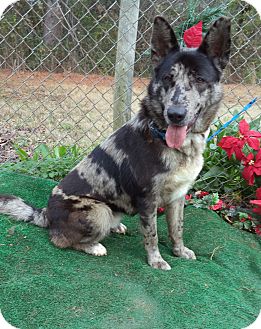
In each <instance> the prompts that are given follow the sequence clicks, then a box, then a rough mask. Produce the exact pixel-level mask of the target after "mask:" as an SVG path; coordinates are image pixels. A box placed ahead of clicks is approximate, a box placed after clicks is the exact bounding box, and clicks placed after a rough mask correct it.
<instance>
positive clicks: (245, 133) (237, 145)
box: [218, 119, 261, 160]
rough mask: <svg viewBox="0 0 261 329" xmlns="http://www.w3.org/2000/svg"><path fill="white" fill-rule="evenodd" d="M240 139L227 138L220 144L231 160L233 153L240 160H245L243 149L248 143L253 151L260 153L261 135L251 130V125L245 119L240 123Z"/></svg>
mask: <svg viewBox="0 0 261 329" xmlns="http://www.w3.org/2000/svg"><path fill="white" fill-rule="evenodd" d="M238 126H239V137H232V136H226V137H223V138H222V139H221V141H220V142H219V143H218V146H220V147H221V148H222V149H223V150H225V151H226V152H227V155H228V157H229V158H230V157H231V156H232V154H233V153H235V156H236V158H237V159H238V160H242V159H243V158H244V153H243V152H242V149H243V147H244V145H245V144H246V143H247V144H248V145H249V146H250V147H252V149H254V150H256V151H258V150H259V148H260V141H259V138H261V133H260V132H258V131H255V130H249V124H248V123H247V122H246V120H245V119H243V120H241V121H240V122H239V125H238Z"/></svg>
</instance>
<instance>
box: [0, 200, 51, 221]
mask: <svg viewBox="0 0 261 329" xmlns="http://www.w3.org/2000/svg"><path fill="white" fill-rule="evenodd" d="M0 214H5V215H10V216H12V217H14V218H15V219H16V220H18V221H23V222H27V223H30V224H34V225H37V226H40V227H48V219H47V216H46V208H42V209H37V208H34V207H32V206H30V205H28V204H27V203H25V202H24V201H23V200H22V199H20V198H18V197H15V196H13V195H0Z"/></svg>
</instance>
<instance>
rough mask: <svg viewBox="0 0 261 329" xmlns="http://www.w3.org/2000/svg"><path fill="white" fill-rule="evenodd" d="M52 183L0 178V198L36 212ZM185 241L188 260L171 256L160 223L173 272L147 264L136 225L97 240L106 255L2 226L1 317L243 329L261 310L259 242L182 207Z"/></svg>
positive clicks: (79, 326) (27, 321) (80, 327)
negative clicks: (191, 254)
mask: <svg viewBox="0 0 261 329" xmlns="http://www.w3.org/2000/svg"><path fill="white" fill-rule="evenodd" d="M54 185H55V182H53V181H50V180H44V179H39V178H32V177H28V176H23V175H19V174H14V173H1V174H0V193H6V194H8V193H12V194H15V195H18V196H20V197H22V198H24V199H25V200H26V201H28V202H31V203H32V204H33V205H35V206H37V207H43V206H45V205H46V203H47V200H48V195H49V193H50V191H51V189H52V188H53V186H54ZM185 222H186V224H185V233H184V235H185V236H184V238H185V242H186V244H187V246H188V247H190V248H192V249H193V250H194V251H195V253H196V254H197V257H198V259H197V260H196V261H189V260H184V259H179V258H176V257H172V255H171V246H170V242H169V241H168V239H167V230H166V225H165V220H164V216H160V217H159V219H158V223H159V225H158V226H159V228H158V232H159V245H160V250H161V254H162V256H163V257H164V258H165V260H166V261H167V262H168V263H169V264H170V265H171V266H172V270H171V271H166V272H164V271H160V270H154V269H152V268H150V267H149V266H148V265H147V264H146V255H145V251H144V248H143V244H142V237H141V235H140V233H139V225H138V219H137V217H133V218H130V217H126V218H125V220H124V223H125V224H126V225H127V226H128V233H127V235H125V236H121V235H117V234H112V235H111V236H109V237H108V238H106V239H105V240H104V245H105V246H106V247H107V250H108V256H105V257H94V256H89V255H86V254H84V253H81V252H77V251H74V250H61V249H58V248H56V247H54V246H53V245H52V244H51V243H50V242H49V239H48V232H47V230H46V229H41V228H38V227H36V226H32V225H29V224H25V223H18V222H15V221H13V220H11V219H10V218H8V217H7V216H1V217H0V233H1V236H0V252H1V258H0V280H1V290H0V308H1V310H2V313H3V315H4V317H5V318H6V319H7V320H8V321H9V322H10V323H11V324H12V325H14V326H16V327H18V328H20V329H25V328H28V329H32V328H44V329H45V328H50V329H56V328H66V329H67V328H68V329H69V328H70V329H87V328H91V329H103V328H104V329H110V328H113V329H118V328H119V329H121V328H128V329H131V328H136V329H143V328H144V329H146V328H150V329H152V328H155V329H156V328H157V329H158V328H160V329H161V328H162V329H163V328H164V329H165V328H176V329H186V328H188V329H191V328H193V329H199V328H200V329H201V328H202V329H211V328H213V329H217V328H218V329H223V328H224V329H230V328H231V329H241V328H243V327H246V326H247V325H249V324H250V323H252V322H253V321H254V320H255V319H256V317H257V315H258V313H259V310H260V306H261V298H260V290H259V289H260V268H261V267H260V265H261V258H260V241H259V240H258V237H256V236H254V235H252V234H250V233H247V232H241V231H239V230H237V229H235V228H233V227H231V226H229V225H228V224H226V223H225V222H224V221H222V220H221V219H220V218H219V217H218V216H217V215H216V214H215V213H213V212H211V211H206V210H200V209H195V208H193V207H189V208H187V209H186V211H185Z"/></svg>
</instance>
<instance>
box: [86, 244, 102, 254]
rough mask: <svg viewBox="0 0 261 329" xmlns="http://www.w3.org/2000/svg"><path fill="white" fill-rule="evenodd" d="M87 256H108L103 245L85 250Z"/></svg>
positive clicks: (95, 245)
mask: <svg viewBox="0 0 261 329" xmlns="http://www.w3.org/2000/svg"><path fill="white" fill-rule="evenodd" d="M84 251H85V252H86V253H87V254H90V255H94V256H105V255H107V250H106V248H105V247H104V246H103V245H102V244H101V243H96V244H93V245H91V246H88V247H86V248H85V249H84Z"/></svg>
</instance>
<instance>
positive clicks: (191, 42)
mask: <svg viewBox="0 0 261 329" xmlns="http://www.w3.org/2000/svg"><path fill="white" fill-rule="evenodd" d="M202 25H203V22H202V21H200V22H199V23H198V24H196V25H194V26H192V27H191V28H189V29H187V30H186V31H185V32H184V36H183V39H184V42H185V44H186V46H187V47H188V48H197V47H199V46H200V44H201V42H202Z"/></svg>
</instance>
